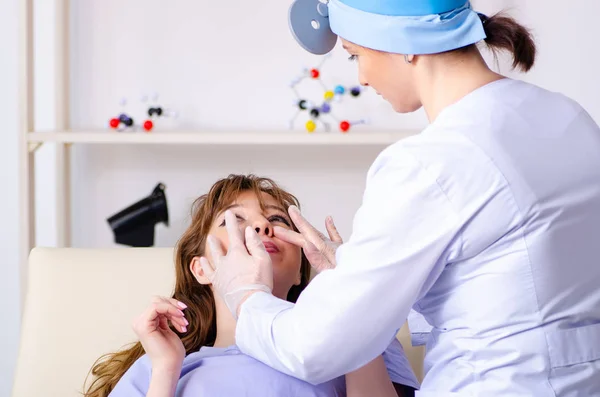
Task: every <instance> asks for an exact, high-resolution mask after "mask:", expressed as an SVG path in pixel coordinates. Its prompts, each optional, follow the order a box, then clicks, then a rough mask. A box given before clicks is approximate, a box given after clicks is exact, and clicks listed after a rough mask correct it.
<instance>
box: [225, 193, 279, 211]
mask: <svg viewBox="0 0 600 397" xmlns="http://www.w3.org/2000/svg"><path fill="white" fill-rule="evenodd" d="M261 204H262V206H263V207H264V208H261ZM229 208H244V209H252V210H257V211H262V210H264V211H265V212H269V211H274V210H279V211H283V212H284V213H285V212H286V211H285V208H284V206H283V205H281V203H279V202H278V201H277V200H276V199H275V198H274V197H273V196H271V195H270V194H268V193H265V192H261V193H260V200H259V199H258V197H257V196H256V194H255V193H254V192H253V191H244V192H242V193H240V194H239V195H238V196H237V198H236V199H235V201H234V202H233V203H231V205H229V206H227V207H226V208H225V210H226V209H229ZM225 210H223V212H224V211H225Z"/></svg>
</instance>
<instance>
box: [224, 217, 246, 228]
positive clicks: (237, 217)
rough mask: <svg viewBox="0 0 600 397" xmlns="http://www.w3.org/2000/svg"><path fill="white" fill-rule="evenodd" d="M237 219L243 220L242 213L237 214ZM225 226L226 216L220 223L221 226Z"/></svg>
mask: <svg viewBox="0 0 600 397" xmlns="http://www.w3.org/2000/svg"><path fill="white" fill-rule="evenodd" d="M235 217H236V219H237V220H238V222H240V221H243V220H244V218H242V217H241V216H240V215H238V214H235ZM224 226H225V217H223V221H221V224H220V225H219V227H224Z"/></svg>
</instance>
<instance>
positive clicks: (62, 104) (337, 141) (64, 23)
mask: <svg viewBox="0 0 600 397" xmlns="http://www.w3.org/2000/svg"><path fill="white" fill-rule="evenodd" d="M69 3H70V0H55V7H56V10H55V11H56V12H55V18H56V22H55V26H56V32H55V41H56V42H55V54H54V55H55V62H56V63H55V76H54V79H55V82H56V95H55V98H54V102H55V109H56V110H55V112H56V114H55V121H56V130H55V131H35V127H34V126H35V120H34V114H35V112H34V95H35V87H34V61H35V60H34V19H33V15H34V9H33V0H21V2H20V5H21V6H20V22H21V30H20V71H21V74H20V79H19V80H20V82H19V84H20V90H19V92H20V98H19V105H20V127H19V129H20V131H19V134H20V139H19V152H20V153H19V154H20V164H19V174H20V175H19V177H20V203H21V211H20V222H21V224H20V227H21V230H20V236H19V237H20V242H21V248H20V250H21V251H20V253H21V255H20V257H21V258H22V263H21V287H22V288H21V291H22V296H24V294H25V290H26V279H27V258H28V256H29V252H30V251H31V249H32V248H33V247H34V246H35V211H34V208H35V205H34V203H35V191H34V185H35V183H34V182H35V156H34V154H35V151H36V149H37V148H39V147H40V146H41V145H43V144H44V143H54V144H56V148H57V149H56V170H57V177H56V186H55V191H56V220H57V221H56V222H57V229H56V236H57V246H58V247H68V246H70V244H71V230H70V223H71V213H70V209H71V203H70V197H71V183H70V178H69V175H70V166H71V164H70V162H71V158H70V148H71V146H72V145H74V144H93V145H95V144H110V145H120V144H129V145H131V144H135V145H144V144H160V145H164V144H171V145H204V146H206V147H214V146H215V145H288V146H294V147H296V146H307V145H325V146H337V147H351V146H356V145H360V146H380V147H384V146H386V145H389V144H391V143H393V142H396V141H397V140H399V139H401V138H404V137H406V136H409V135H412V134H414V133H416V131H399V132H394V131H387V132H386V131H364V130H360V131H352V132H350V133H347V134H342V133H340V132H329V133H325V132H317V133H313V134H309V133H306V132H303V131H290V130H287V131H286V130H281V131H266V132H263V131H218V130H206V131H165V132H151V133H145V132H141V131H140V132H116V131H112V130H110V129H108V128H107V129H106V130H99V131H73V130H72V129H71V127H70V126H69V113H70V109H69V106H68V104H69V31H68V27H69V18H70V12H69V9H70V4H69Z"/></svg>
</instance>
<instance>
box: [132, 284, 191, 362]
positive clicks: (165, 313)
mask: <svg viewBox="0 0 600 397" xmlns="http://www.w3.org/2000/svg"><path fill="white" fill-rule="evenodd" d="M185 308H186V305H185V304H183V303H181V302H179V301H177V300H175V299H171V298H164V297H160V296H157V297H154V298H153V300H152V303H151V304H150V305H149V306H148V308H147V309H146V310H145V311H144V313H142V314H141V315H140V316H139V317H138V318H137V319H135V320H134V322H133V330H134V332H135V333H136V335H137V336H138V338H139V339H140V342H141V344H142V347H143V348H144V350H145V351H146V354H147V355H148V356H149V357H150V361H151V362H152V368H153V369H154V370H157V369H159V370H164V371H178V370H180V369H181V365H182V363H183V359H184V357H185V348H184V346H183V343H182V342H181V339H180V338H179V336H178V335H177V334H176V333H175V332H174V331H173V330H172V329H171V328H170V327H169V323H171V324H172V325H173V327H175V328H176V329H177V330H178V331H179V332H180V333H184V332H187V326H188V324H189V323H188V321H187V320H186V319H185V314H184V313H183V310H184V309H185Z"/></svg>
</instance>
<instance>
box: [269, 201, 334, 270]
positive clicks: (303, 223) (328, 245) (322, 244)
mask: <svg viewBox="0 0 600 397" xmlns="http://www.w3.org/2000/svg"><path fill="white" fill-rule="evenodd" d="M288 213H289V214H290V218H292V221H293V222H294V224H295V225H296V227H297V228H298V230H299V231H300V233H297V232H295V231H294V230H290V229H286V228H283V227H280V226H275V227H273V232H274V234H275V236H276V237H277V238H279V239H281V240H284V241H287V242H288V243H291V244H294V245H297V246H298V247H300V248H302V249H303V250H304V255H306V258H307V259H308V261H309V262H310V264H311V266H312V267H313V268H314V269H315V271H316V272H317V273H320V272H322V271H323V270H327V269H333V268H335V266H336V261H335V252H336V251H337V249H338V247H339V246H340V245H342V243H343V241H342V237H341V236H340V234H339V233H338V231H337V229H336V227H335V224H334V223H333V219H332V218H331V217H327V219H326V220H325V228H326V229H327V234H329V238H327V237H325V236H324V235H323V233H321V232H319V231H318V230H317V229H316V228H315V227H314V226H313V225H311V224H310V223H309V222H308V221H307V220H306V219H304V217H303V216H302V214H300V210H299V209H298V207H296V206H294V205H292V206H290V208H289V209H288Z"/></svg>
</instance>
